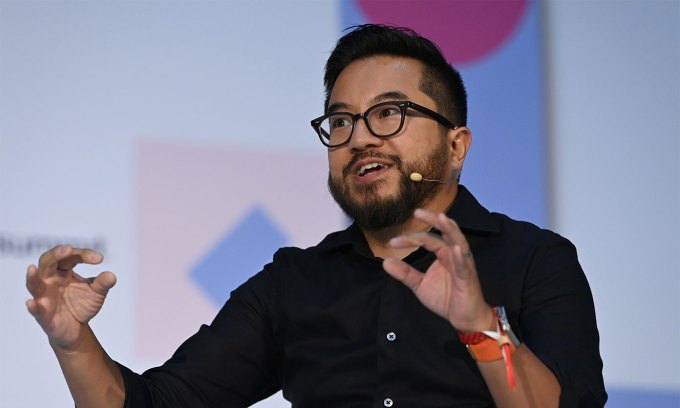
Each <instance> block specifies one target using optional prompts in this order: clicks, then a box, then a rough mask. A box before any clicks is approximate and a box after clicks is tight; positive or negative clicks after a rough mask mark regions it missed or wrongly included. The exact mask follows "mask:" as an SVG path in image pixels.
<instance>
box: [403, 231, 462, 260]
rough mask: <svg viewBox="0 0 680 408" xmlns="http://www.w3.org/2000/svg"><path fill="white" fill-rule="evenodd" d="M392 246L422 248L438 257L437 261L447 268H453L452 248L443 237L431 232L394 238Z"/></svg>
mask: <svg viewBox="0 0 680 408" xmlns="http://www.w3.org/2000/svg"><path fill="white" fill-rule="evenodd" d="M390 245H391V246H393V247H395V248H407V247H413V246H420V247H423V248H425V249H427V250H428V251H430V252H433V253H434V254H435V255H437V259H438V260H439V261H440V262H442V263H444V265H447V266H453V258H452V257H453V255H452V252H451V247H450V245H448V244H447V243H446V242H444V241H443V240H442V238H441V237H439V236H437V235H434V234H431V233H429V232H414V233H411V234H405V235H401V236H398V237H396V238H392V239H391V240H390Z"/></svg>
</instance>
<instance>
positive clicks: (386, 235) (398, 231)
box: [362, 183, 458, 259]
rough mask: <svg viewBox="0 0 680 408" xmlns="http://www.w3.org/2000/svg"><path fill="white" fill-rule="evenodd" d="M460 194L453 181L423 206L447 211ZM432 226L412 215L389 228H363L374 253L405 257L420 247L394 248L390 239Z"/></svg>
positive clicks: (433, 210)
mask: <svg viewBox="0 0 680 408" xmlns="http://www.w3.org/2000/svg"><path fill="white" fill-rule="evenodd" d="M457 195H458V183H452V184H451V185H449V186H446V188H445V189H442V192H441V193H440V194H437V195H436V196H435V197H434V198H432V199H431V200H428V201H427V202H426V203H424V204H423V206H422V207H421V208H423V209H426V210H428V211H432V212H445V211H446V210H447V209H448V208H449V207H450V206H451V204H452V203H453V200H454V199H455V198H456V196H457ZM431 228H432V227H431V226H429V225H428V224H425V223H423V222H420V221H418V220H416V219H415V218H413V217H410V218H409V219H408V220H406V222H404V223H402V224H398V225H394V226H391V227H388V228H383V229H381V230H377V231H368V230H365V229H362V232H363V233H364V237H366V242H368V246H369V247H370V248H371V251H372V252H373V255H374V256H376V257H378V258H382V259H385V258H387V257H395V258H399V259H403V258H405V257H407V256H408V255H409V254H410V253H412V252H414V251H415V250H417V249H418V247H409V248H400V249H397V248H392V247H391V246H390V243H389V242H390V239H392V238H394V237H396V236H399V235H403V234H409V233H413V232H419V231H429V230H430V229H431Z"/></svg>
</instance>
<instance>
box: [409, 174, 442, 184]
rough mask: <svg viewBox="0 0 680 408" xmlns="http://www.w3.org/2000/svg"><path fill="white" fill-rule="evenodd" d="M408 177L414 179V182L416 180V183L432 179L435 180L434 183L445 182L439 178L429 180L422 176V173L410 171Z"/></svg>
mask: <svg viewBox="0 0 680 408" xmlns="http://www.w3.org/2000/svg"><path fill="white" fill-rule="evenodd" d="M409 177H410V178H411V180H413V181H415V182H417V183H418V182H421V181H433V182H435V183H442V184H446V183H445V182H443V181H441V180H431V179H426V178H424V177H423V175H422V174H420V173H411V175H410V176H409Z"/></svg>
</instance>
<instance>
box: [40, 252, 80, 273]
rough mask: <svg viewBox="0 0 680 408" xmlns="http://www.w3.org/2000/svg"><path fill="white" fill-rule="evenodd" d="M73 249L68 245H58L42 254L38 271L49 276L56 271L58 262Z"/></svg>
mask: <svg viewBox="0 0 680 408" xmlns="http://www.w3.org/2000/svg"><path fill="white" fill-rule="evenodd" d="M72 251H73V248H71V247H70V246H68V245H57V246H55V247H54V248H52V249H50V250H49V251H47V252H44V253H43V254H42V255H40V259H39V260H38V272H39V273H40V275H42V277H47V276H50V275H52V274H54V273H55V272H56V266H57V263H58V262H59V261H60V260H62V259H64V258H66V257H68V256H70V255H71V253H72Z"/></svg>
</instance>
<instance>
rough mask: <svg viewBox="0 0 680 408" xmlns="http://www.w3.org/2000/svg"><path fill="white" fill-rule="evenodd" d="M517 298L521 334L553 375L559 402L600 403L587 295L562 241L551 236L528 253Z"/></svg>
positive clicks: (592, 321) (591, 310) (604, 397)
mask: <svg viewBox="0 0 680 408" xmlns="http://www.w3.org/2000/svg"><path fill="white" fill-rule="evenodd" d="M522 303H523V305H522V311H521V315H520V321H519V327H520V330H521V333H522V338H523V340H524V342H525V343H526V344H527V346H528V347H529V348H530V349H531V351H532V352H533V353H534V354H535V355H536V356H537V357H538V358H539V359H540V360H541V361H543V363H544V364H546V365H547V366H548V367H549V368H550V369H551V370H552V372H553V373H554V374H555V376H556V377H557V379H558V381H559V383H560V386H561V395H560V407H583V408H590V407H602V406H604V404H605V402H606V400H607V394H606V392H605V388H604V381H603V378H602V359H601V358H600V352H599V342H600V338H599V333H598V330H597V324H596V320H595V307H594V304H593V297H592V294H591V291H590V287H589V285H588V281H587V280H586V277H585V274H584V273H583V270H582V268H581V266H580V264H579V262H578V258H577V255H576V249H575V248H574V246H573V245H572V244H571V243H570V242H569V241H568V240H566V239H564V238H562V237H559V236H557V235H555V236H553V237H552V239H551V240H550V241H549V243H548V244H545V245H542V246H541V247H540V248H539V249H538V250H537V251H536V252H535V253H534V256H533V258H532V260H531V265H530V267H529V271H528V274H527V276H526V282H525V287H524V294H523V302H522Z"/></svg>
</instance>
